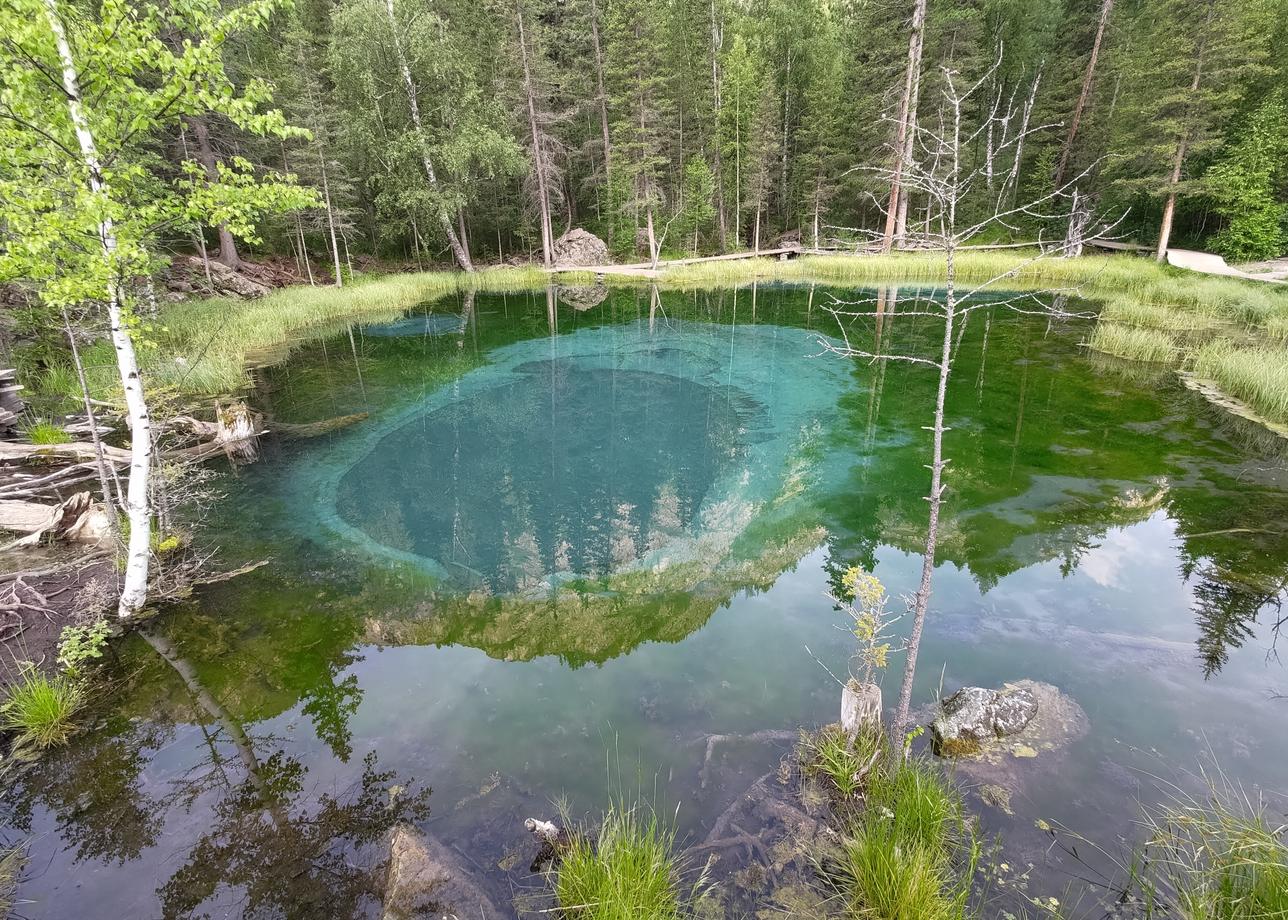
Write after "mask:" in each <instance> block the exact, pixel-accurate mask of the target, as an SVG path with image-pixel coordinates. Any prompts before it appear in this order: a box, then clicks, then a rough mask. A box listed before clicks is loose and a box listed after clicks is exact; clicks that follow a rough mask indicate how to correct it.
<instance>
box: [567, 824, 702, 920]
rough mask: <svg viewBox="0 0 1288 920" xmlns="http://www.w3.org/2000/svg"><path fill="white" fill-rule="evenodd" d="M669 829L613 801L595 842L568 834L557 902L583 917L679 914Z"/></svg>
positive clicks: (657, 918)
mask: <svg viewBox="0 0 1288 920" xmlns="http://www.w3.org/2000/svg"><path fill="white" fill-rule="evenodd" d="M674 848H675V831H674V830H673V829H671V828H670V827H669V826H667V825H666V824H664V823H663V822H662V821H661V820H660V819H659V818H658V816H657V814H656V813H655V812H653V811H651V810H649V811H642V810H641V808H640V807H639V806H636V807H632V808H627V807H625V806H622V805H616V804H615V805H613V806H612V807H610V808H609V809H608V812H607V813H606V814H605V815H604V822H603V824H602V826H601V827H600V829H599V837H598V840H597V841H596V842H595V843H592V842H591V841H590V840H589V839H587V838H586V837H585V836H583V835H581V834H574V835H573V839H572V841H571V843H570V844H569V846H568V849H567V851H566V852H565V853H564V855H563V860H562V862H561V863H560V864H559V869H558V878H557V879H556V881H555V894H556V896H557V898H558V900H559V905H560V907H562V908H563V910H564V911H565V913H566V914H567V915H568V916H571V917H578V918H583V920H639V918H641V917H648V918H650V920H675V918H678V917H680V916H682V915H683V908H682V904H683V901H682V897H681V888H680V870H679V866H678V865H677V863H676V859H675V856H674V855H673V851H674Z"/></svg>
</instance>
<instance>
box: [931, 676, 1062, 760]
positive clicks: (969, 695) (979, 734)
mask: <svg viewBox="0 0 1288 920" xmlns="http://www.w3.org/2000/svg"><path fill="white" fill-rule="evenodd" d="M1037 713H1038V700H1037V696H1036V695H1035V694H1034V692H1033V690H1032V689H1030V688H1028V687H1023V686H1019V685H1012V684H1007V685H1006V686H1004V687H1003V688H1002V689H1001V690H989V689H987V688H985V687H963V688H962V689H961V690H958V691H957V692H956V693H954V694H953V695H952V696H950V697H948V698H946V699H945V700H944V701H943V703H942V711H941V712H940V715H939V717H938V718H937V719H935V721H934V722H933V723H932V724H931V726H930V731H931V735H932V737H933V738H934V744H935V752H936V753H938V754H943V755H946V756H957V755H960V754H973V753H975V752H977V751H978V750H979V749H980V746H981V745H982V744H983V743H984V742H985V741H988V740H991V739H994V738H1005V737H1007V736H1009V735H1014V734H1016V733H1018V732H1020V731H1022V730H1023V729H1024V728H1025V726H1027V725H1028V724H1029V722H1031V721H1032V720H1033V717H1034V716H1036V715H1037Z"/></svg>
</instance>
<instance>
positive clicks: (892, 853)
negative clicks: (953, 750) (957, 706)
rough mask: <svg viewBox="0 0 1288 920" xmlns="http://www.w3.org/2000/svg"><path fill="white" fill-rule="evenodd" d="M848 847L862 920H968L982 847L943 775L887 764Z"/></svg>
mask: <svg viewBox="0 0 1288 920" xmlns="http://www.w3.org/2000/svg"><path fill="white" fill-rule="evenodd" d="M864 803H865V807H864V809H863V811H862V812H860V813H858V814H857V815H856V816H855V817H854V818H852V819H851V827H850V828H849V829H848V832H847V833H846V835H845V837H844V840H843V842H842V850H843V854H844V855H843V857H842V862H841V891H842V895H843V897H844V901H845V906H846V914H847V916H849V917H853V918H855V920H859V918H863V920H962V918H964V917H966V916H967V907H968V901H969V898H970V891H971V883H972V880H973V878H974V874H975V868H976V866H977V864H978V862H979V854H980V847H979V843H978V841H977V840H976V838H975V834H974V831H973V829H972V826H971V824H970V822H969V820H968V818H967V816H966V813H965V808H964V805H963V803H962V799H961V796H960V795H959V794H958V792H957V790H956V789H955V788H954V787H953V785H952V782H951V781H950V780H949V779H947V778H946V777H945V776H944V773H943V771H942V770H941V769H940V767H939V766H938V765H937V764H935V763H933V762H930V761H928V760H924V759H920V758H914V759H912V760H907V761H905V760H902V759H901V758H896V760H895V762H893V763H892V762H891V759H890V758H886V759H885V760H884V761H883V762H882V763H881V764H880V768H879V769H878V770H876V771H875V772H874V773H873V774H872V775H871V778H870V779H869V781H868V787H867V790H866V793H865V796H864Z"/></svg>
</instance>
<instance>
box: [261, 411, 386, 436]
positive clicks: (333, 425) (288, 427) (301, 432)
mask: <svg viewBox="0 0 1288 920" xmlns="http://www.w3.org/2000/svg"><path fill="white" fill-rule="evenodd" d="M367 417H368V413H366V412H355V413H354V414H352V415H337V416H336V417H335V418H324V419H322V420H321V421H318V422H308V423H306V424H302V425H296V424H291V423H289V422H273V431H275V432H276V433H277V434H280V435H281V436H282V437H284V438H316V437H318V436H319V435H324V434H330V433H331V432H333V431H339V430H340V429H341V428H348V427H349V426H350V425H354V424H357V423H358V422H361V421H365V420H366V419H367Z"/></svg>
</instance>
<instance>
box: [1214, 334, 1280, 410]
mask: <svg viewBox="0 0 1288 920" xmlns="http://www.w3.org/2000/svg"><path fill="white" fill-rule="evenodd" d="M1194 371H1195V373H1197V374H1198V375H1199V376H1200V377H1206V378H1208V379H1209V380H1213V381H1215V382H1216V384H1217V385H1218V386H1219V387H1220V388H1221V389H1222V390H1223V391H1224V392H1226V393H1228V394H1229V395H1230V396H1233V397H1234V398H1235V399H1238V400H1241V401H1242V402H1245V403H1247V404H1248V405H1249V406H1251V407H1252V408H1253V409H1255V410H1256V411H1258V412H1260V413H1261V414H1263V415H1265V416H1267V417H1268V418H1270V419H1273V420H1275V421H1283V420H1288V348H1284V347H1274V346H1269V345H1263V346H1253V347H1248V348H1240V347H1238V346H1236V345H1234V344H1232V343H1230V342H1225V341H1217V342H1213V343H1212V344H1210V345H1206V346H1204V347H1203V348H1202V349H1200V350H1199V352H1198V354H1197V355H1196V356H1195V359H1194Z"/></svg>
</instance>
